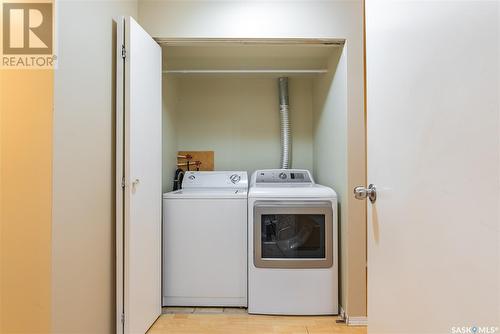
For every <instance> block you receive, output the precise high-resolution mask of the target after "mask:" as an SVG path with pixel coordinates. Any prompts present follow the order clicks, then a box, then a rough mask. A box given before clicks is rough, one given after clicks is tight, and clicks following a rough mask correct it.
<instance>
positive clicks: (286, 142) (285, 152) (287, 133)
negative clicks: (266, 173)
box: [279, 78, 292, 169]
mask: <svg viewBox="0 0 500 334" xmlns="http://www.w3.org/2000/svg"><path fill="white" fill-rule="evenodd" d="M279 100H280V128H281V167H280V168H282V169H288V168H290V167H291V165H292V164H291V154H292V152H291V148H292V138H291V130H290V116H289V113H288V78H279Z"/></svg>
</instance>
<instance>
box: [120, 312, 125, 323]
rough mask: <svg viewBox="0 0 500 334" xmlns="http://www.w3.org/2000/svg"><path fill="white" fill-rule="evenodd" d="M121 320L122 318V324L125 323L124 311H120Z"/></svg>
mask: <svg viewBox="0 0 500 334" xmlns="http://www.w3.org/2000/svg"><path fill="white" fill-rule="evenodd" d="M121 320H122V324H124V323H125V313H122V316H121Z"/></svg>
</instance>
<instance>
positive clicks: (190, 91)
mask: <svg viewBox="0 0 500 334" xmlns="http://www.w3.org/2000/svg"><path fill="white" fill-rule="evenodd" d="M158 42H159V43H160V45H161V46H162V56H163V70H162V72H163V77H162V85H163V91H162V97H163V121H162V122H163V124H162V125H163V132H162V134H163V143H162V145H163V177H162V179H163V189H162V190H163V191H164V192H166V191H171V190H172V185H173V178H174V174H175V170H176V167H177V154H178V152H184V151H213V152H214V170H241V171H247V172H248V174H249V175H251V174H252V173H253V172H254V171H255V170H257V169H266V168H279V167H280V152H281V148H280V132H281V129H280V106H279V98H278V90H279V87H278V79H279V78H288V96H289V119H290V136H291V156H290V157H291V166H290V167H293V168H302V169H308V170H311V171H316V172H315V174H318V175H321V174H323V173H326V171H327V170H328V169H330V168H331V164H332V163H333V161H330V162H329V161H328V160H329V156H331V153H329V152H328V149H326V148H327V147H333V145H336V142H335V141H336V140H335V139H336V138H335V137H338V136H339V134H338V133H333V131H331V130H332V129H333V126H334V124H330V125H329V124H328V120H330V121H331V120H333V119H334V118H335V117H337V118H338V117H339V116H340V115H346V108H347V104H346V98H347V96H346V91H347V89H346V85H347V76H346V66H345V58H344V59H342V57H341V56H342V52H343V44H344V42H343V41H342V40H335V39H317V40H314V39H290V40H286V39H282V40H279V39H275V40H265V39H262V40H231V39H228V40H210V39H207V40H197V41H189V40H188V41H168V40H158ZM342 62H344V64H342ZM344 120H345V119H344ZM201 162H202V163H203V161H201ZM202 166H203V164H202ZM182 167H183V168H184V169H186V168H185V165H184V166H182ZM196 168H197V166H196V165H195V164H192V165H191V170H195V169H196ZM317 182H318V183H325V182H326V183H328V180H321V177H319V178H318V177H317ZM331 186H333V185H331Z"/></svg>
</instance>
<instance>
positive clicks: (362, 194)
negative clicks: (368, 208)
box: [354, 184, 377, 203]
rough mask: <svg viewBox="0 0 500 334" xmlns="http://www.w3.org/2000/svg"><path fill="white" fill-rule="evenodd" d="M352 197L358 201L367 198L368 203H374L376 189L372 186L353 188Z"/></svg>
mask: <svg viewBox="0 0 500 334" xmlns="http://www.w3.org/2000/svg"><path fill="white" fill-rule="evenodd" d="M354 197H355V198H356V199H360V200H361V199H365V198H368V199H369V200H370V202H372V203H375V201H376V200H377V188H376V187H375V185H374V184H370V185H369V186H368V188H365V187H363V186H357V187H356V188H354Z"/></svg>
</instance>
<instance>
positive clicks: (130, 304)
mask: <svg viewBox="0 0 500 334" xmlns="http://www.w3.org/2000/svg"><path fill="white" fill-rule="evenodd" d="M116 63H117V80H116V86H117V89H116V95H117V103H116V104H117V114H116V120H117V122H116V123H117V128H116V134H117V137H116V156H117V157H116V167H117V171H116V185H117V186H116V208H117V210H116V218H117V219H116V251H117V257H116V267H117V271H116V280H117V281H116V282H117V308H116V311H117V319H116V320H117V321H116V323H117V333H125V334H127V333H133V334H136V333H145V332H146V331H147V330H148V328H149V327H150V326H151V325H152V324H153V323H154V321H155V320H156V319H157V318H158V316H159V315H160V314H161V200H162V199H161V198H162V197H161V196H162V193H161V163H162V162H161V161H162V160H161V131H162V129H161V75H162V74H161V66H162V65H161V48H160V46H159V45H158V44H157V43H156V42H155V41H154V40H153V39H152V38H151V36H149V35H148V34H147V33H146V32H145V31H144V29H142V28H141V27H140V26H139V25H138V24H137V22H135V21H134V20H133V19H132V18H130V17H126V18H122V19H119V20H118V22H117V61H116Z"/></svg>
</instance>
